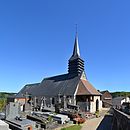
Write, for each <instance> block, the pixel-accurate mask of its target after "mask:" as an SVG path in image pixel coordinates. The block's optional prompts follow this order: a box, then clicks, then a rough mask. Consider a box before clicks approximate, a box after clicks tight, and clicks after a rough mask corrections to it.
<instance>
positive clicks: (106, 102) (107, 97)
mask: <svg viewBox="0 0 130 130" xmlns="http://www.w3.org/2000/svg"><path fill="white" fill-rule="evenodd" d="M100 93H101V94H102V107H105V108H109V107H111V106H112V95H111V93H110V92H109V91H108V90H106V91H101V92H100Z"/></svg>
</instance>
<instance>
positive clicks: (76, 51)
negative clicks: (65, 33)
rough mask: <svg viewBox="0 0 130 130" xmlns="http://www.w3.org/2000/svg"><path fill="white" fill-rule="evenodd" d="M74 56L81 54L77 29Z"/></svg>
mask: <svg viewBox="0 0 130 130" xmlns="http://www.w3.org/2000/svg"><path fill="white" fill-rule="evenodd" d="M72 56H80V52H79V44H78V34H77V31H76V36H75V43H74V50H73V55H72Z"/></svg>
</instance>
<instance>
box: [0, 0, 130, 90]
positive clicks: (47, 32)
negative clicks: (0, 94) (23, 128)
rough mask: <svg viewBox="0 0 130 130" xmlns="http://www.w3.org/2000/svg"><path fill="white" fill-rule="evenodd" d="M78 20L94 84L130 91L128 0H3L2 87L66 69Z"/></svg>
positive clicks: (0, 28) (0, 16) (17, 87)
mask: <svg viewBox="0 0 130 130" xmlns="http://www.w3.org/2000/svg"><path fill="white" fill-rule="evenodd" d="M75 24H78V37H79V46H80V53H81V57H82V58H83V59H84V61H85V71H86V75H87V78H88V80H89V81H90V82H91V84H93V86H94V87H95V88H96V89H100V90H106V89H108V90H109V91H130V0H82V1H81V0H35V1H34V0H1V1H0V91H7V92H18V91H19V90H20V89H21V88H22V87H23V86H24V85H25V84H28V83H37V82H41V81H42V80H43V78H45V77H50V76H54V75H57V74H63V73H66V72H67V68H68V59H69V58H70V56H71V55H72V51H73V46H74V38H75Z"/></svg>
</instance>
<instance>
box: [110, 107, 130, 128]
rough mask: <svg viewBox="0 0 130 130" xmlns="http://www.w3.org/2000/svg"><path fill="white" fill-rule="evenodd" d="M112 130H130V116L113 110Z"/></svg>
mask: <svg viewBox="0 0 130 130" xmlns="http://www.w3.org/2000/svg"><path fill="white" fill-rule="evenodd" d="M112 130H130V115H127V114H125V113H124V112H121V111H119V110H117V109H114V108H113V121H112Z"/></svg>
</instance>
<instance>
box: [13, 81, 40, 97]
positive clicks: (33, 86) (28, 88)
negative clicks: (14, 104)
mask: <svg viewBox="0 0 130 130" xmlns="http://www.w3.org/2000/svg"><path fill="white" fill-rule="evenodd" d="M39 84H40V83H35V84H27V85H25V86H24V87H23V88H22V89H21V90H20V91H19V92H18V93H17V94H16V96H15V97H16V98H23V97H25V94H26V93H27V94H31V95H32V94H33V95H35V91H34V90H35V89H36V88H37V87H38V86H39Z"/></svg>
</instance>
